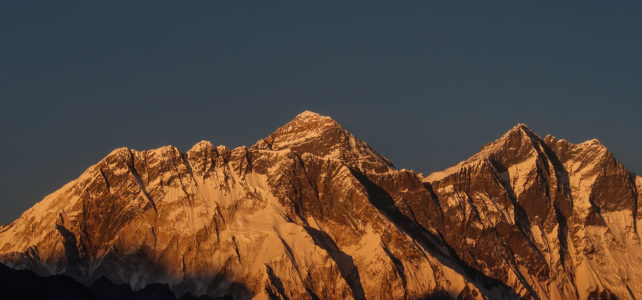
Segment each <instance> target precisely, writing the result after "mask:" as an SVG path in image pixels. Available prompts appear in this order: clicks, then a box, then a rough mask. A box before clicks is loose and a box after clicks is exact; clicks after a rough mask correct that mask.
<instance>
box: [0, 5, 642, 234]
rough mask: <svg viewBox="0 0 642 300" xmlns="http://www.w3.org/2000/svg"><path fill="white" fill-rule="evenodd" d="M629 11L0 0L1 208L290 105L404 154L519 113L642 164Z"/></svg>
mask: <svg viewBox="0 0 642 300" xmlns="http://www.w3.org/2000/svg"><path fill="white" fill-rule="evenodd" d="M143 2H145V3H143ZM400 2H403V3H400ZM490 2H492V3H493V4H490ZM641 15H642V2H640V1H363V2H361V1H316V2H313V1H291V2H281V1H252V2H250V1H108V2H105V3H104V4H103V3H97V2H96V1H77V2H67V1H41V2H36V1H3V2H2V4H0V101H1V107H0V133H1V134H2V145H1V147H0V160H1V161H0V164H1V165H2V168H0V223H7V222H10V221H12V220H13V219H15V218H16V217H18V216H19V215H20V213H21V212H22V211H24V210H25V209H27V208H28V207H30V206H32V205H33V204H34V203H36V202H37V201H39V200H40V199H42V198H43V197H44V196H45V195H47V194H49V193H51V192H53V191H55V190H56V189H57V188H59V187H61V186H62V185H63V184H64V183H66V182H68V181H70V180H72V179H74V178H76V177H77V176H78V175H80V173H82V171H84V170H85V169H86V168H87V167H89V166H90V165H91V164H93V163H95V162H97V161H98V160H100V159H101V158H102V157H103V156H105V155H106V154H107V153H109V152H110V151H111V150H112V149H114V148H116V147H120V146H127V147H132V148H135V149H149V148H155V147H159V146H162V145H167V144H172V145H175V146H177V147H179V148H180V149H182V150H187V149H189V147H191V145H193V144H194V143H196V142H198V141H199V140H202V139H206V140H210V141H212V142H213V143H214V144H225V145H228V146H231V147H234V146H239V145H251V144H253V143H254V142H255V141H257V140H259V139H261V138H263V137H265V136H266V135H267V134H269V133H270V132H272V131H273V130H274V129H276V128H277V127H278V126H280V125H282V124H283V123H285V122H287V121H289V120H290V119H291V118H292V117H294V116H295V115H296V114H297V113H299V112H301V111H303V110H312V111H316V112H318V113H321V114H325V115H330V116H332V117H333V118H334V119H335V120H337V121H338V122H339V123H341V124H342V125H343V126H344V127H345V128H346V129H348V130H349V131H351V132H352V133H354V134H355V135H356V136H357V137H359V138H361V139H362V140H365V141H367V142H368V143H369V144H370V145H371V146H372V147H373V148H374V149H375V150H377V151H378V152H380V153H381V154H383V155H385V156H387V157H388V158H390V159H391V160H392V161H393V162H394V163H395V165H396V166H397V167H398V168H409V169H414V170H416V171H417V172H423V173H430V172H432V171H437V170H441V169H444V168H446V167H448V166H451V165H453V164H456V163H457V162H459V161H461V160H463V159H465V158H467V157H468V156H470V155H472V154H474V153H475V152H477V151H478V150H479V149H480V148H481V146H482V145H484V144H486V143H488V142H490V141H492V140H494V139H496V138H498V137H499V136H500V135H501V134H502V133H504V132H505V131H507V130H508V129H510V128H511V127H512V126H513V125H515V124H516V123H518V122H524V123H526V124H528V125H529V126H530V127H531V129H533V130H534V131H535V132H536V133H538V134H540V135H541V136H544V135H546V134H547V133H551V134H553V135H555V136H557V137H560V138H566V139H568V140H570V141H572V142H581V141H583V140H586V139H590V138H597V139H599V140H600V141H601V142H602V143H603V144H604V145H606V146H607V147H609V148H610V149H611V151H612V152H613V153H614V154H615V156H616V157H617V158H618V159H620V161H621V162H623V163H624V164H625V165H626V166H628V167H629V169H630V170H631V171H635V172H642V138H641V135H642V119H641V114H642V17H640V16H641Z"/></svg>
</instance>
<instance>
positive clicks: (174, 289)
mask: <svg viewBox="0 0 642 300" xmlns="http://www.w3.org/2000/svg"><path fill="white" fill-rule="evenodd" d="M426 152H427V155H429V149H427V151H426ZM641 194H642V178H641V177H638V176H636V175H634V174H632V173H630V172H629V171H628V170H627V169H626V168H625V167H624V166H623V165H621V164H620V163H619V162H618V161H617V160H616V159H615V158H614V157H613V155H612V154H611V153H610V152H609V151H608V149H606V148H605V147H604V146H603V145H601V144H600V143H599V141H597V140H591V141H587V142H584V143H581V144H571V143H569V142H567V141H565V140H563V139H557V138H555V137H552V136H546V137H545V138H541V137H539V136H538V135H537V134H535V133H534V132H532V131H531V130H530V129H529V128H528V127H527V126H526V125H524V124H518V125H516V126H515V127H514V128H512V129H510V130H509V131H508V132H507V133H506V134H504V135H503V136H502V137H501V138H500V139H498V140H496V141H494V142H492V143H490V144H488V145H486V146H484V147H483V148H482V149H481V151H480V152H479V153H477V154H475V155H473V156H472V157H470V158H468V159H467V160H465V161H462V162H461V163H459V164H457V165H456V166H453V167H451V168H448V169H446V170H444V171H441V172H436V173H433V174H430V175H428V176H424V175H422V174H416V173H415V172H413V171H409V170H405V169H403V170H397V169H396V168H395V167H394V165H393V164H392V163H391V162H390V161H389V160H388V159H386V158H385V157H383V156H381V155H379V154H378V153H376V152H375V151H374V150H373V149H371V148H370V147H369V146H368V144H366V143H365V142H363V141H360V140H359V139H357V138H356V137H355V136H354V135H352V134H351V133H349V132H348V131H346V130H345V129H344V128H343V127H341V125H339V124H338V123H337V122H335V121H334V120H332V119H331V118H329V117H326V116H321V115H318V114H315V113H312V112H303V113H301V114H299V115H298V116H296V117H295V118H294V119H293V120H292V121H290V122H288V123H287V124H285V125H283V126H282V127H280V128H279V129H277V130H276V131H275V132H274V133H272V134H270V135H269V136H268V137H266V138H264V139H262V140H260V141H258V142H257V143H256V144H254V145H253V146H251V147H245V146H243V147H238V148H235V149H229V148H227V147H225V146H214V145H213V144H212V143H210V142H207V141H202V142H199V143H197V144H196V145H194V146H193V147H192V148H191V149H190V150H188V151H186V152H181V151H179V150H178V149H177V148H175V147H172V146H166V147H161V148H158V149H154V150H148V151H137V150H133V149H128V148H119V149H116V150H114V151H113V152H112V153H110V154H109V155H108V156H107V157H105V158H104V159H102V160H101V161H99V162H98V163H96V164H95V165H93V166H91V167H90V168H88V169H87V170H86V171H85V172H84V173H83V174H81V175H80V177H78V178H77V179H75V180H73V181H72V182H70V183H68V184H67V185H65V186H63V187H62V188H61V189H59V190H58V191H56V192H54V193H53V194H51V195H49V196H47V197H45V199H43V200H42V201H41V202H39V203H38V204H36V205H35V206H33V207H32V208H30V209H29V210H27V211H26V212H25V213H23V215H22V216H21V217H20V218H18V219H17V220H16V221H14V222H13V223H11V224H8V225H4V226H2V227H0V261H1V262H3V263H5V264H7V265H9V266H11V267H12V268H14V269H23V270H24V269H27V270H32V271H33V272H35V273H37V274H39V275H42V276H49V275H54V274H63V275H64V276H66V277H62V276H60V275H57V276H54V277H44V278H41V277H28V278H26V277H25V278H23V279H21V280H22V281H23V282H30V281H34V282H41V281H47V282H48V281H50V280H64V281H65V282H67V281H69V282H67V283H64V284H76V283H75V282H74V281H71V280H70V278H73V280H75V281H77V282H78V283H79V284H76V287H77V288H78V291H79V292H83V291H84V292H87V293H89V294H87V295H90V294H91V295H93V296H96V297H100V298H102V299H175V298H167V297H179V299H180V297H183V298H184V299H216V298H221V297H225V298H233V299H251V298H253V299H445V298H450V299H608V298H613V297H615V298H617V299H640V298H642V250H640V249H642V248H641V247H640V237H639V231H640V230H641V229H642V228H640V225H639V224H640V222H639V221H640V218H641V217H640V216H641V214H640V212H642V211H641V210H642V206H641V205H640V203H641V202H642V197H641V196H640V195H641ZM8 270H9V271H7V272H27V271H15V270H11V269H8ZM21 274H22V273H21ZM24 274H27V273H24ZM28 274H31V275H30V276H35V275H34V273H28ZM16 278H18V277H16ZM56 278H58V279H56ZM41 284H46V283H41ZM27 286H28V285H27ZM76 287H74V288H72V290H76ZM85 287H87V288H85ZM192 295H195V296H192ZM93 296H92V297H93ZM87 297H89V296H87ZM194 297H199V298H194ZM87 299H93V298H87Z"/></svg>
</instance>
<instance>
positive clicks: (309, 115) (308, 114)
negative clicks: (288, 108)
mask: <svg viewBox="0 0 642 300" xmlns="http://www.w3.org/2000/svg"><path fill="white" fill-rule="evenodd" d="M294 118H295V119H307V118H329V117H327V116H322V115H320V114H318V113H315V112H313V111H309V110H305V111H303V112H301V113H300V114H298V115H297V116H296V117H294Z"/></svg>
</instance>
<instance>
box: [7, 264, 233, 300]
mask: <svg viewBox="0 0 642 300" xmlns="http://www.w3.org/2000/svg"><path fill="white" fill-rule="evenodd" d="M0 296H2V299H25V300H31V299H33V300H36V299H38V300H41V299H66V300H143V299H156V300H213V299H214V298H211V297H207V296H200V297H194V296H192V295H184V296H183V297H180V298H177V297H176V296H175V295H174V293H173V292H172V291H171V290H170V289H169V287H168V286H167V285H163V284H151V285H148V286H146V287H145V288H143V289H142V290H139V291H132V289H131V288H130V287H129V286H128V285H126V284H120V285H117V284H114V283H112V282H111V281H109V280H107V279H104V278H101V279H99V280H97V281H96V282H94V283H93V284H92V285H91V286H89V287H87V286H85V285H83V284H81V283H80V282H78V281H76V280H74V279H71V278H69V277H67V276H65V275H53V276H47V277H41V276H38V275H36V274H35V273H34V272H32V271H29V270H14V269H11V268H9V267H7V266H5V265H3V264H0ZM227 299H232V297H230V296H228V297H222V298H217V300H227Z"/></svg>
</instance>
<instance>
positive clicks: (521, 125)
mask: <svg viewBox="0 0 642 300" xmlns="http://www.w3.org/2000/svg"><path fill="white" fill-rule="evenodd" d="M514 131H524V132H526V133H530V134H532V133H533V131H532V130H531V129H530V128H529V127H528V125H526V124H524V123H517V124H516V125H515V126H513V128H511V129H510V130H509V131H508V132H507V133H509V132H514Z"/></svg>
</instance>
